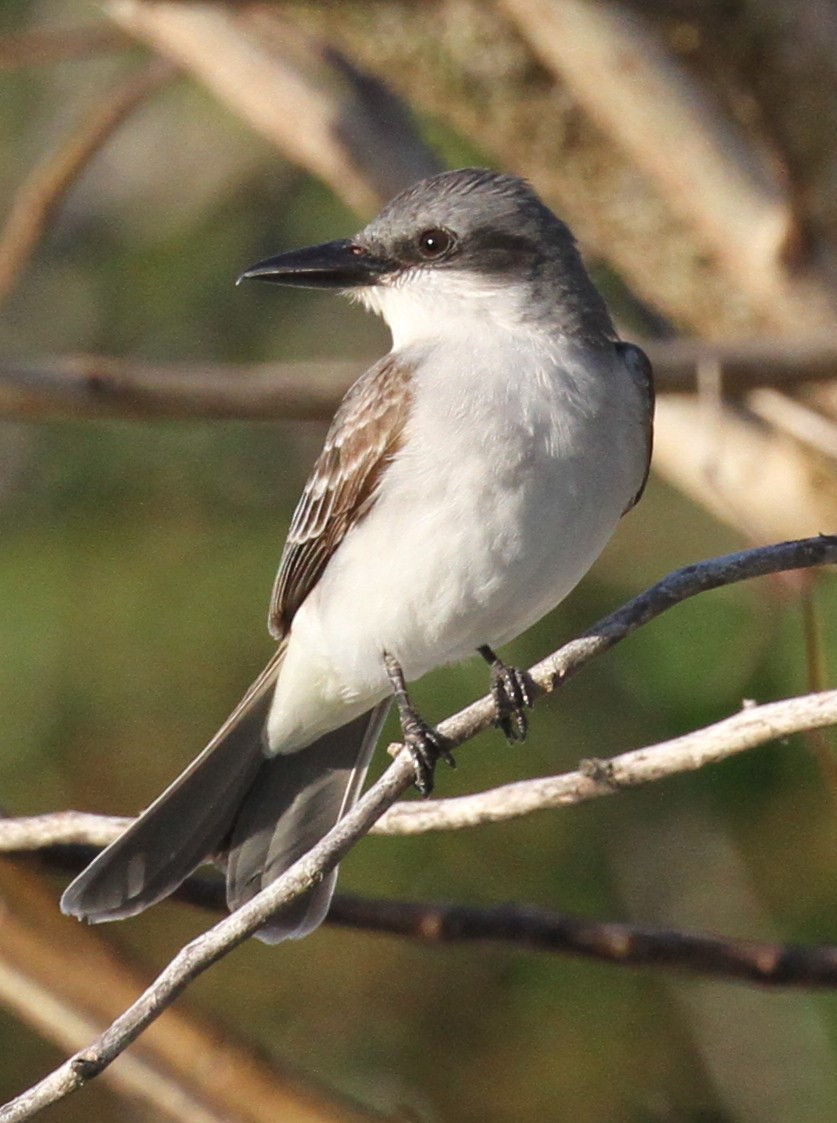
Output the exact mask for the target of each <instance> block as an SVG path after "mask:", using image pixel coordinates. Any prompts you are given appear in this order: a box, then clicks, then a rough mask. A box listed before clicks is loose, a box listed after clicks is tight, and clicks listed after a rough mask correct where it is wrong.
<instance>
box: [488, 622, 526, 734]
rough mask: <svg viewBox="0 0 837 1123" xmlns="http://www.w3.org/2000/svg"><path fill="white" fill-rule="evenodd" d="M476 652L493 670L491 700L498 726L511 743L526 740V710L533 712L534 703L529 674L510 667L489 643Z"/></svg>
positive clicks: (495, 721)
mask: <svg viewBox="0 0 837 1123" xmlns="http://www.w3.org/2000/svg"><path fill="white" fill-rule="evenodd" d="M477 651H478V652H479V654H480V655H481V656H482V657H483V659H484V660H485V661H486V663H488V666H489V667H490V668H491V697H492V698H493V699H494V707H495V709H496V711H497V716H496V717H495V719H494V723H495V725H497V726H498V727H499V728H500V729H502V731H503V732H504V733H505V735H506V740H507V741H508V742H509V743H510V744H513V743H514V742H515V741H525V740H526V734H527V733H528V731H529V721H528V718H527V717H526V713H525V707H527V706H528V707H529V709H531V708H532V702H533V700H534V695H533V690H532V686H533V684H532V680H531V678H530V677H529V675H528V674H527V672H526V671H521V670H520V669H519V668H518V667H509V666H507V665H506V664H505V663H504V662H503V661H502V660H501V659H499V658H498V657H497V655H495V653H494V652H493V651H492V650H491V648H490V647H489V646H488V645H487V644H483V646H482V647H478V648H477Z"/></svg>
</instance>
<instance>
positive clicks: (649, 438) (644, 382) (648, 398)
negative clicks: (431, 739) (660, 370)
mask: <svg viewBox="0 0 837 1123" xmlns="http://www.w3.org/2000/svg"><path fill="white" fill-rule="evenodd" d="M616 350H617V351H618V352H619V354H620V355H621V357H622V361H623V363H624V364H625V367H626V369H627V371H628V374H629V375H630V376H631V378H632V379H633V380H634V383H635V384H636V386H637V388H638V389H639V392H640V393H641V394H642V396H643V398H644V399H645V408H646V415H645V445H646V450H647V457H648V458H647V460H646V463H645V475H644V476H643V477H642V483H641V484H640V485H639V489H638V491H637V493H636V495H634V496H633V497H632V498H631V501H630V503H629V504H628V505H627V507H626V508H625V510H624V511H623V512H622V514H623V515H626V514H627V513H628V511H630V509H631V508H632V507H635V506H636V505H637V503H639V501H640V499H641V498H642V493H643V491H645V485H646V483H647V482H648V472H649V469H650V467H651V453H652V451H653V448H654V371H653V369H652V367H651V360H650V359H649V358H648V356H647V355H646V354H645V352H644V351H643V350H642V348H641V347H637V346H636V344H635V343H617V344H616Z"/></svg>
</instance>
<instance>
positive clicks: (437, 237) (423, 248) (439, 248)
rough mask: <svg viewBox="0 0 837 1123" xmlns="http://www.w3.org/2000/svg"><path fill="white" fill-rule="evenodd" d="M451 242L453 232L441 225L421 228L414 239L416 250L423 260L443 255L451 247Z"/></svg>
mask: <svg viewBox="0 0 837 1123" xmlns="http://www.w3.org/2000/svg"><path fill="white" fill-rule="evenodd" d="M453 243H454V237H453V234H451V232H450V231H449V230H443V229H442V228H441V227H438V228H436V227H434V228H433V229H432V230H423V231H422V232H421V234H419V236H418V239H417V241H416V245H417V247H418V252H419V253H420V254H421V256H422V257H423V258H424V259H425V261H433V260H435V259H436V258H440V257H444V256H445V254H446V253H449V252H450V251H451V249H452V248H453Z"/></svg>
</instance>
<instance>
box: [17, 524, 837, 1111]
mask: <svg viewBox="0 0 837 1123" xmlns="http://www.w3.org/2000/svg"><path fill="white" fill-rule="evenodd" d="M835 561H837V535H832V536H822V537H819V538H809V539H804V540H802V541H799V542H786V543H782V544H780V545H777V546H770V547H762V548H760V549H756V550H746V551H742V552H741V553H736V554H730V555H727V556H726V557H723V558H715V559H712V560H710V561H706V562H701V563H699V564H697V565H692V566H687V567H685V568H684V569H681V570H677V571H676V572H675V573H672V574H670V575H669V576H668V577H667V578H665V579H664V580H663V581H661V582H659V583H658V584H657V585H655V586H654V587H653V588H652V589H649V590H647V591H646V592H645V593H643V594H641V595H640V596H638V597H635V598H634V599H633V600H632V601H630V602H628V603H627V604H626V605H624V606H623V607H622V608H621V609H619V610H618V611H617V612H615V613H613V614H612V615H610V616H608V617H607V618H606V619H604V620H603V621H601V622H600V623H599V624H598V625H596V626H595V627H593V628H591V629H590V630H589V631H588V632H586V633H585V634H584V635H583V636H582V637H581V638H580V639H578V640H575V641H573V642H572V643H570V644H567V645H566V646H565V647H564V648H562V649H561V651H560V652H557V653H556V654H555V655H553V656H551V657H550V658H548V659H546V660H544V661H543V662H542V663H539V664H538V665H537V666H536V667H534V668H533V669H532V671H531V674H532V677H533V680H534V682H535V684H536V685H537V688H538V693H539V694H544V693H550V692H551V691H553V690H555V689H557V688H558V686H560V685H561V684H562V683H563V682H564V681H566V679H567V678H569V677H570V676H571V675H572V674H575V673H577V672H578V671H579V670H580V669H581V667H583V666H584V665H586V664H587V663H588V662H589V661H590V660H591V659H593V658H594V657H595V656H597V655H600V654H602V653H603V652H605V651H607V650H609V649H610V648H611V647H613V646H614V645H615V644H616V643H618V642H619V641H620V640H622V639H624V638H625V637H626V636H627V635H630V633H631V632H633V631H634V630H635V629H636V628H638V627H640V626H641V625H643V624H646V623H648V621H650V620H652V619H654V618H655V617H656V616H658V615H660V614H661V613H663V612H665V611H666V610H667V609H669V608H671V607H672V606H673V605H675V604H678V603H680V601H682V600H684V599H686V598H687V597H690V596H693V595H695V594H696V593H699V592H703V591H706V590H708V589H713V588H717V587H719V586H721V585H728V584H733V583H735V582H737V581H741V580H744V579H746V578H750V577H758V576H764V575H765V574H767V573H775V572H777V571H780V570H783V569H787V568H789V567H793V568H798V567H809V566H815V565H825V564H830V563H833V562H835ZM492 720H493V704H492V702H491V700H490V698H483V699H481V700H480V701H479V702H476V703H474V704H473V705H472V706H469V707H468V708H467V709H465V710H463V711H462V712H461V713H459V714H457V715H456V716H455V717H453V718H450V719H448V720H447V721H445V722H442V724H441V725H440V726H439V731H440V732H441V733H442V735H443V736H444V737H445V738H447V739H448V740H449V742H450V743H451V744H452V745H460V744H462V743H463V742H464V741H466V740H468V739H470V738H471V737H473V736H474V735H475V734H476V733H477V732H479V731H481V730H482V729H485V728H487V727H488V726H489V725H491V723H492ZM412 780H413V767H412V762H411V760H410V758H409V754H408V753H406V752H399V753H398V755H397V756H396V759H395V760H394V761H393V763H392V764H391V765H390V766H389V767H388V768H387V770H386V772H385V773H384V774H383V776H382V777H381V778H380V779H379V780H378V781H377V782H376V783H375V784H374V785H373V786H372V787H371V788H370V790H369V791H368V792H367V793H366V794H365V795H364V796H363V798H362V799H361V800H360V801H359V802H358V804H357V805H356V806H355V807H354V808H353V809H352V810H351V811H350V812H349V813H348V814H347V815H346V816H345V817H344V818H343V819H341V820H340V822H339V823H338V824H337V825H336V826H335V828H334V829H333V830H331V831H329V833H328V834H327V835H326V836H325V838H323V839H322V840H321V841H320V842H319V843H318V844H317V845H316V846H315V847H313V848H312V849H311V851H309V853H308V854H306V855H304V856H303V857H302V858H301V859H299V861H297V862H296V863H294V865H293V866H291V868H290V869H289V870H287V872H286V873H284V874H283V875H282V876H281V877H279V878H277V880H276V881H274V882H273V883H272V884H271V885H269V886H268V887H267V888H266V889H263V890H262V891H261V892H260V893H259V894H258V895H257V896H255V897H254V898H253V899H252V900H251V901H249V902H248V903H247V904H246V905H244V906H243V907H242V908H240V909H238V910H237V911H236V912H235V913H233V914H232V915H231V916H228V917H226V918H224V919H223V920H221V921H220V922H219V923H218V924H217V925H215V927H214V928H211V929H210V930H209V931H208V932H206V933H204V934H203V935H202V936H199V937H198V938H197V939H196V940H193V941H192V942H191V943H190V944H188V945H187V946H186V947H185V948H183V949H182V951H180V952H179V953H178V955H177V956H175V958H174V959H173V960H172V961H171V963H170V964H169V965H168V966H167V967H166V968H165V970H164V971H163V972H162V973H161V974H160V975H159V976H158V978H157V979H156V980H155V982H154V983H153V984H152V985H151V986H150V987H149V988H148V989H147V990H146V991H145V993H144V994H143V995H141V996H140V998H139V999H138V1000H137V1001H136V1002H135V1003H134V1004H133V1005H132V1006H131V1007H130V1008H129V1009H128V1010H126V1012H125V1013H124V1014H122V1015H121V1016H120V1017H119V1018H117V1019H116V1020H115V1021H114V1022H113V1023H112V1024H111V1026H110V1027H109V1028H108V1029H107V1030H105V1032H104V1033H103V1034H101V1035H100V1036H99V1037H98V1038H97V1039H96V1040H95V1041H94V1042H93V1043H92V1044H91V1045H90V1046H89V1047H88V1048H87V1049H84V1050H82V1051H80V1052H78V1053H76V1054H75V1055H74V1056H73V1057H71V1058H70V1059H69V1060H68V1061H66V1062H65V1063H64V1064H62V1065H61V1066H60V1067H59V1068H58V1069H56V1070H55V1071H54V1072H52V1073H51V1074H50V1075H49V1076H47V1077H46V1078H45V1079H44V1080H42V1081H40V1082H39V1083H38V1084H36V1085H34V1086H33V1087H32V1088H30V1089H28V1090H27V1091H26V1092H24V1093H22V1095H20V1096H18V1097H17V1098H16V1099H15V1100H13V1101H11V1102H10V1103H8V1104H7V1105H6V1106H5V1107H4V1108H3V1109H0V1121H2V1123H15V1121H18V1120H22V1119H29V1118H31V1117H32V1116H33V1115H34V1114H35V1113H36V1112H37V1111H39V1110H41V1109H42V1108H43V1107H46V1106H47V1105H48V1104H51V1103H55V1102H57V1101H58V1100H60V1099H62V1098H63V1097H64V1096H66V1095H68V1094H69V1093H70V1092H72V1091H75V1090H76V1089H78V1088H80V1087H81V1086H82V1084H84V1083H85V1082H86V1081H87V1080H90V1079H92V1078H93V1077H94V1076H96V1075H98V1074H99V1073H100V1072H101V1071H102V1070H103V1069H104V1068H106V1067H107V1066H108V1065H109V1064H110V1063H111V1062H112V1061H113V1060H114V1059H115V1058H116V1057H117V1056H118V1055H119V1054H120V1053H121V1052H123V1051H124V1049H125V1048H127V1046H128V1045H130V1044H131V1042H132V1041H134V1040H135V1039H136V1038H137V1037H138V1036H139V1034H140V1033H142V1031H143V1030H144V1029H145V1028H146V1027H147V1026H149V1025H150V1024H151V1023H152V1022H153V1021H154V1020H155V1019H156V1018H157V1017H158V1016H159V1014H160V1013H161V1011H162V1010H163V1009H165V1008H166V1007H167V1006H169V1005H170V1004H171V1002H172V1001H173V1000H174V999H175V998H176V997H177V996H178V995H179V994H180V993H181V992H182V991H183V990H184V989H185V988H186V987H187V986H188V985H189V983H190V982H192V980H194V979H195V978H197V977H198V976H199V975H200V974H202V973H203V972H204V971H205V970H207V968H209V967H210V966H211V965H212V964H213V963H215V962H217V961H218V960H219V959H221V958H222V957H223V956H225V955H227V954H228V953H229V952H230V951H232V950H233V948H235V947H237V946H238V945H239V944H240V943H242V942H243V941H244V940H245V939H247V937H248V936H250V935H252V933H253V932H255V931H256V930H257V929H258V928H259V927H261V925H262V924H264V922H265V921H266V920H267V919H268V918H269V917H270V916H271V915H272V913H274V912H275V911H276V910H277V909H278V908H280V907H282V906H283V905H285V904H287V903H288V902H289V901H291V900H292V899H293V898H294V897H295V896H297V895H298V894H300V893H303V892H305V890H306V889H309V888H311V887H312V886H313V885H315V884H317V883H318V882H319V880H320V879H321V878H322V877H323V876H324V875H325V873H326V872H327V871H328V870H330V869H332V868H333V867H334V866H335V865H336V864H337V862H338V861H339V860H340V859H341V858H342V857H343V855H344V854H345V853H346V852H347V851H348V850H349V849H350V848H351V847H352V846H353V845H354V844H355V843H356V842H357V841H359V839H360V838H362V837H363V836H364V835H365V834H367V833H368V831H369V830H370V828H371V827H372V825H373V823H375V822H376V821H377V820H378V819H380V817H381V816H382V815H383V813H384V811H386V810H387V809H388V808H389V807H391V806H392V805H393V803H394V802H395V801H396V800H397V799H398V798H399V797H400V796H401V795H402V794H403V793H404V792H405V791H406V790H407V788H408V787H409V786H410V784H411V783H412Z"/></svg>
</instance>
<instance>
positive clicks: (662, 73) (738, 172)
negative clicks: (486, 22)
mask: <svg viewBox="0 0 837 1123" xmlns="http://www.w3.org/2000/svg"><path fill="white" fill-rule="evenodd" d="M502 6H503V7H504V8H505V9H506V10H507V11H508V12H509V13H510V14H511V15H512V16H513V18H514V19H515V21H516V23H517V25H518V27H519V28H520V29H521V31H522V33H523V34H524V35H525V36H526V39H527V41H528V42H529V44H530V46H531V47H532V49H533V51H534V52H535V54H536V55H537V56H538V57H539V58H540V59H541V60H542V61H543V63H544V64H545V65H546V66H547V67H548V68H549V69H551V70H555V71H556V72H557V73H558V74H559V76H560V77H561V79H562V80H563V81H565V82H566V83H567V84H568V85H569V86H570V88H571V89H572V90H573V93H574V94H575V95H576V96H577V97H578V98H579V100H580V101H581V103H582V105H584V107H585V108H586V109H587V110H588V112H589V113H590V115H591V116H592V117H593V118H594V120H596V121H597V122H598V123H599V125H600V126H601V127H602V128H603V129H604V130H605V131H606V132H607V133H608V134H609V135H610V136H611V137H612V138H613V140H614V141H615V143H616V144H618V145H619V146H620V147H622V148H623V149H624V150H625V151H626V153H627V154H628V155H629V157H630V158H631V160H632V161H634V162H635V163H636V164H637V166H638V167H640V168H641V169H642V170H643V172H644V173H645V174H646V175H648V176H649V177H650V178H651V179H653V180H654V181H655V182H656V183H657V184H658V186H659V188H660V190H661V191H662V193H663V195H664V196H665V197H666V198H667V199H670V201H671V203H672V206H673V207H674V208H675V209H676V210H678V211H679V212H680V213H681V214H682V215H683V216H684V217H685V218H686V219H687V220H688V221H689V222H690V223H691V224H692V225H693V226H694V228H695V230H696V233H697V234H698V237H699V238H700V240H701V241H702V242H703V244H704V246H705V247H706V248H707V250H709V251H710V252H711V253H713V254H714V255H716V256H717V258H718V259H719V260H721V261H722V262H723V263H724V265H725V267H726V268H727V270H728V271H729V272H730V274H731V275H732V276H734V277H735V280H736V284H737V285H738V286H739V288H740V290H741V291H742V292H744V293H747V295H748V296H749V297H750V299H752V300H753V301H754V302H755V303H757V304H761V305H765V306H766V307H767V312H768V314H773V313H774V312H775V307H774V306H775V304H776V303H777V289H778V288H781V285H782V282H783V279H784V278H783V272H784V262H785V254H786V250H787V248H788V246H790V245H793V244H794V243H796V242H798V240H799V238H800V234H799V231H798V230H797V228H796V218H795V215H794V213H793V209H792V207H791V197H790V193H789V190H788V185H787V184H786V183H785V182H784V179H783V177H782V175H781V173H780V170H779V168H778V165H777V162H776V161H775V159H774V158H773V156H772V154H771V153H769V152H768V151H767V150H766V149H765V148H764V147H759V146H758V145H757V144H756V143H755V141H754V140H753V138H752V137H748V136H746V135H745V133H744V131H743V129H741V128H739V127H738V126H737V125H736V123H735V122H734V121H733V120H732V119H731V118H730V117H729V116H728V115H727V114H726V113H725V112H724V110H723V109H722V106H721V105H720V103H719V102H717V101H716V100H715V99H713V97H712V96H711V95H710V93H709V91H708V90H707V89H706V88H705V87H704V86H703V85H702V84H701V83H700V82H699V81H698V79H697V78H695V77H694V76H693V75H692V74H691V73H690V72H689V71H688V70H687V69H686V68H685V67H684V66H683V65H682V64H681V63H680V61H679V60H678V59H676V58H675V56H674V54H673V53H672V51H671V50H670V49H669V47H668V45H667V44H666V43H665V42H664V40H663V38H662V36H661V35H660V34H658V32H657V31H656V29H655V28H654V27H653V26H652V25H651V23H649V22H648V21H647V20H645V19H644V18H643V17H642V16H641V15H639V14H638V13H637V12H635V11H631V10H630V9H629V8H628V7H627V6H626V5H625V4H624V3H613V2H610V0H600V2H599V3H597V4H589V3H586V2H584V0H562V3H561V4H553V3H550V2H549V0H502ZM674 138H676V145H677V155H676V158H672V142H673V141H674Z"/></svg>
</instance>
